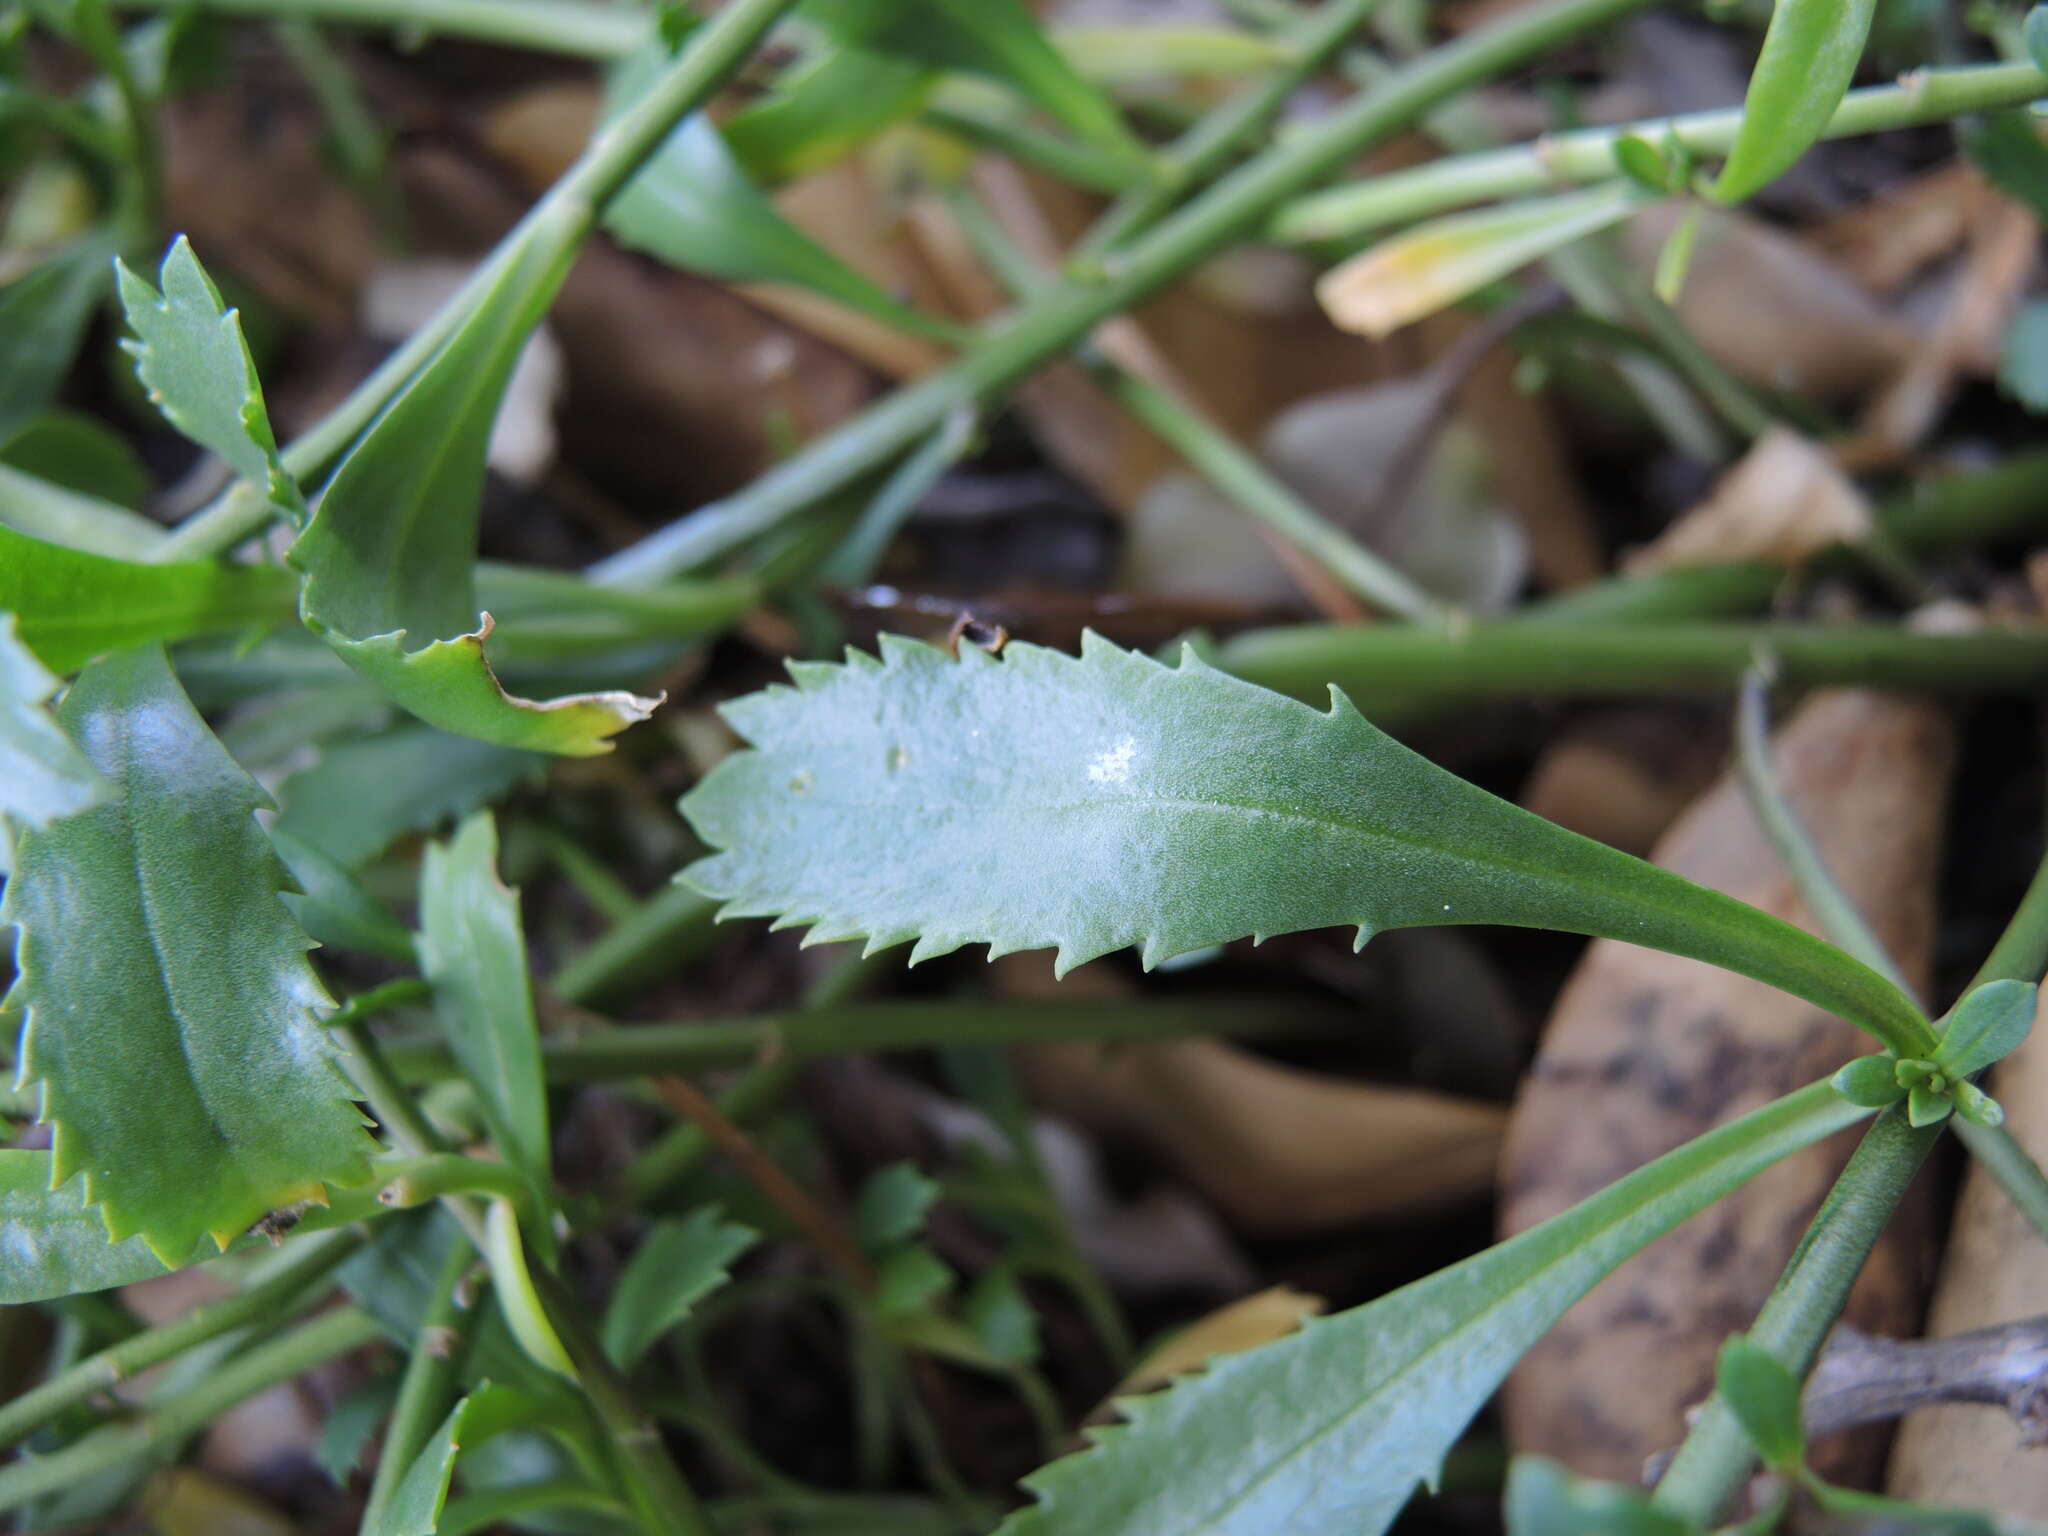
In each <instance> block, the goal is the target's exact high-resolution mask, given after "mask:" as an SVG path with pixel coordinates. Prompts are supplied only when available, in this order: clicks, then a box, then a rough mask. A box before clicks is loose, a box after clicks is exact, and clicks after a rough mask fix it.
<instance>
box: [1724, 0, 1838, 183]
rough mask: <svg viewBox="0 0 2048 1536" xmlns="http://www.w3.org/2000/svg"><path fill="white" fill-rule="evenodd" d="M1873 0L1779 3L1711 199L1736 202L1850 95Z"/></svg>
mask: <svg viewBox="0 0 2048 1536" xmlns="http://www.w3.org/2000/svg"><path fill="white" fill-rule="evenodd" d="M1876 10H1877V0H1777V4H1776V7H1775V8H1774V9H1773V10H1772V12H1771V24H1770V27H1769V28H1768V29H1767V30H1766V31H1765V33H1764V47H1763V53H1762V54H1761V55H1760V56H1759V57H1758V59H1757V61H1756V70H1755V72H1754V73H1752V74H1751V75H1750V77H1749V91H1748V94H1747V95H1745V96H1744V97H1743V102H1742V126H1741V128H1740V129H1738V130H1737V131H1736V135H1735V145H1734V147H1733V148H1732V149H1730V150H1729V151H1728V159H1727V162H1726V163H1725V164H1724V165H1723V166H1722V167H1721V174H1720V175H1719V176H1717V177H1716V178H1715V179H1714V185H1713V189H1712V192H1713V196H1714V197H1715V198H1716V199H1717V200H1719V201H1721V202H1724V203H1739V202H1741V201H1742V200H1743V199H1744V198H1746V197H1750V196H1753V195H1754V194H1755V193H1757V192H1759V191H1761V190H1762V189H1763V188H1764V187H1766V186H1768V185H1769V184H1770V183H1771V182H1773V181H1776V180H1777V179H1778V177H1780V176H1781V175H1783V174H1784V173H1785V172H1786V171H1787V170H1788V169H1790V167H1791V165H1792V162H1793V161H1795V160H1797V159H1798V158H1799V157H1800V156H1801V155H1803V154H1805V153H1806V151H1807V150H1808V149H1809V148H1811V147H1812V145H1813V143H1814V141H1815V140H1816V139H1818V138H1819V137H1820V135H1821V130H1822V129H1824V128H1825V127H1827V124H1828V119H1829V118H1831V117H1833V116H1834V115H1835V109H1836V108H1837V107H1839V106H1840V105H1841V104H1842V98H1843V96H1845V95H1847V94H1848V90H1849V82H1850V81H1851V80H1853V79H1854V78H1855V76H1856V65H1857V62H1858V61H1859V60H1860V59H1861V58H1862V57H1863V44H1864V43H1865V41H1866V40H1868V38H1869V36H1870V21H1871V17H1872V16H1873V15H1874V14H1875V13H1876Z"/></svg>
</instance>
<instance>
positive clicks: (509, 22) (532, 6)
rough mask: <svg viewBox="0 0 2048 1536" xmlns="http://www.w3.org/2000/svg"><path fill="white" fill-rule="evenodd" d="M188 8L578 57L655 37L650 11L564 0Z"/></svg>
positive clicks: (287, 1) (221, 0)
mask: <svg viewBox="0 0 2048 1536" xmlns="http://www.w3.org/2000/svg"><path fill="white" fill-rule="evenodd" d="M187 3H188V0H114V4H115V5H116V6H117V7H119V8H120V9H122V10H131V11H168V10H176V9H185V8H187ZM189 8H190V9H192V10H196V11H201V12H205V13H208V14H211V15H215V16H232V17H245V18H253V19H258V20H263V21H281V20H287V19H298V20H304V21H317V22H326V23H328V24H330V25H334V26H343V27H391V28H396V29H398V30H401V31H403V32H406V33H408V34H410V35H413V36H424V37H436V36H448V37H462V38H468V39H470V40H471V41H473V42H479V43H497V44H499V45H500V46H502V47H506V48H532V49H535V50H537V51H539V52H543V53H556V54H563V55H566V56H569V57H572V58H585V59H616V58H620V57H623V56H624V55H626V54H628V53H631V52H632V51H633V50H634V49H635V48H638V47H639V46H640V45H641V44H642V43H645V42H647V41H648V40H649V39H650V38H652V37H653V36H654V24H653V20H652V17H651V16H650V15H649V14H648V13H647V12H645V11H634V10H631V9H628V8H624V7H618V6H603V5H589V4H570V3H564V0H196V3H192V4H190V6H189Z"/></svg>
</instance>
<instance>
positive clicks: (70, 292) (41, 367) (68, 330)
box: [0, 235, 114, 439]
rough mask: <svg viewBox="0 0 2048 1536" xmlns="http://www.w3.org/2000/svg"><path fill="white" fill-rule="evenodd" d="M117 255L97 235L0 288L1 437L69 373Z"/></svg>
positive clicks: (23, 420) (39, 405) (25, 418)
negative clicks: (114, 256)
mask: <svg viewBox="0 0 2048 1536" xmlns="http://www.w3.org/2000/svg"><path fill="white" fill-rule="evenodd" d="M113 255H114V252H113V247H112V246H111V245H109V244H108V243H107V242H106V241H105V240H103V239H101V238H100V237H99V236H97V235H95V236H93V237H91V238H89V239H86V240H83V241H81V242H79V243H78V244H77V245H74V246H72V247H71V248H69V249H68V250H65V251H61V252H59V253H58V254H56V255H54V256H50V257H48V258H46V259H45V260H44V261H42V262H41V263H39V264H38V265H36V266H34V267H31V268H30V269H29V270H28V271H26V272H24V273H23V274H22V275H21V276H20V277H17V278H15V279H14V281H13V282H11V283H9V284H7V285H6V286H5V287H4V288H0V439H5V438H11V437H12V436H13V435H14V434H15V432H16V431H17V430H19V429H20V428H21V427H22V426H23V425H24V424H25V423H27V422H28V420H29V419H30V418H31V417H33V416H34V415H35V414H36V413H37V412H39V411H41V410H42V409H43V407H45V406H46V405H48V404H49V403H50V401H51V400H52V399H53V398H54V397H55V395H56V393H57V389H58V386H59V385H61V384H62V383H63V382H64V376H65V375H66V374H67V373H69V372H70V371H71V364H72V361H73V359H75V358H76V357H77V356H78V348H79V344H80V342H82V341H83V340H84V339H85V328H86V325H87V323H88V322H90V321H91V319H92V313H93V310H94V309H96V308H97V307H98V306H99V302H100V300H101V299H102V298H104V297H105V296H106V293H107V287H108V284H107V276H108V273H109V272H110V271H111V262H112V260H113Z"/></svg>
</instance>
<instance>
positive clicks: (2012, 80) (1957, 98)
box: [1267, 64, 2048, 244]
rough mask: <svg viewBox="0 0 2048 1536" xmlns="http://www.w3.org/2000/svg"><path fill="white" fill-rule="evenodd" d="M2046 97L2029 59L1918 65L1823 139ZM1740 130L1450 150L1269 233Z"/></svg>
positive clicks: (1466, 198) (1286, 212)
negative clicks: (1634, 142) (1622, 151)
mask: <svg viewBox="0 0 2048 1536" xmlns="http://www.w3.org/2000/svg"><path fill="white" fill-rule="evenodd" d="M2043 95H2048V75H2044V74H2043V73H2042V72H2041V71H2040V70H2038V69H2036V68H2035V67H2034V66H2033V65H2031V64H1985V65H1971V66H1966V67H1962V68H1957V69H1923V70H1916V71H1914V72H1913V73H1912V74H1910V75H1907V76H1906V77H1905V78H1904V79H1902V80H1901V81H1899V83H1898V84H1896V85H1883V86H1872V87H1869V88H1867V89H1865V90H1860V91H1851V92H1850V93H1849V94H1848V95H1847V96H1845V97H1844V98H1843V99H1842V105H1841V106H1840V107H1839V108H1837V109H1836V111H1835V115H1834V116H1833V117H1832V118H1831V119H1829V121H1828V126H1827V128H1826V130H1825V131H1824V132H1823V134H1822V137H1823V138H1829V139H1846V138H1855V137H1859V136H1861V135H1863V134H1871V133H1884V132H1888V131H1890V130H1891V129H1895V128H1912V127H1918V126H1920V125H1922V124H1926V123H1936V122H1945V121H1947V120H1948V119H1950V118H1953V117H1962V116H1966V115H1968V114H1970V113H1973V112H1995V111H1998V110H2000V109H2001V108H2006V107H2023V106H2026V105H2027V104H2028V103H2029V102H2032V101H2034V100H2036V99H2037V98H2039V97H2041V96H2043ZM1741 126H1742V108H1741V107H1723V108H1717V109H1715V110H1713V111H1710V112H1690V113H1685V114H1683V115H1681V116H1677V117H1660V118H1645V119H1643V120H1642V121H1640V122H1634V123H1622V124H1620V125H1618V126H1616V127H1612V128H1588V129H1582V130H1579V131H1577V132H1573V133H1560V134H1549V135H1545V136H1544V137H1542V138H1539V139H1535V140H1533V141H1531V142H1529V143H1526V144H1519V145H1515V146H1514V147H1512V148H1507V149H1496V150H1485V151H1482V152H1480V153H1477V154H1466V155H1452V156H1449V157H1446V158H1444V159H1441V160H1432V161H1429V162H1427V163H1426V164H1423V165H1419V166H1416V167H1414V168H1413V169H1411V170H1405V171H1394V172H1390V173H1388V174H1387V175H1384V176H1375V177H1373V178H1372V179H1371V180H1370V181H1360V182H1354V183H1350V184H1347V185H1344V186H1338V187H1332V188H1329V189H1327V190H1325V191H1322V192H1316V193H1312V194H1310V195H1308V196H1305V197H1301V198H1297V199H1296V200H1294V201H1292V202H1290V203H1288V204H1287V205H1286V206H1285V207H1283V208H1282V209H1280V211H1279V212H1278V214H1277V215H1276V216H1275V217H1274V219H1273V221H1272V223H1271V224H1270V225H1269V227H1268V229H1267V233H1268V234H1269V235H1270V236H1271V237H1272V238H1274V239H1278V240H1282V241H1287V242H1290V243H1307V244H1313V243H1321V242H1325V241H1352V240H1357V239H1361V238H1363V237H1364V236H1366V235H1370V234H1375V233H1377V232H1379V231H1381V230H1385V229H1391V228H1394V227H1396V226H1399V225H1403V224H1409V223H1413V222H1414V221H1415V220H1417V219H1425V218H1429V217H1431V216H1433V215H1435V214H1439V213H1447V212H1450V211H1451V210H1452V209H1456V208H1466V207H1470V206H1472V205H1474V204H1477V203H1489V202H1493V201H1495V200H1497V199H1501V198H1512V197H1527V196H1531V195H1533V194H1537V193H1542V192H1550V191H1555V190H1556V189H1557V188H1558V187H1559V186H1562V185H1568V184H1571V183H1573V182H1594V181H1606V180H1609V179H1610V178H1612V177H1615V176H1619V175H1621V174H1622V170H1621V163H1620V161H1619V160H1617V159H1616V158H1615V154H1614V147H1615V146H1616V145H1617V144H1619V143H1620V142H1621V141H1622V140H1623V139H1627V138H1640V139H1647V140H1649V141H1650V142H1651V143H1652V144H1661V143H1662V142H1663V141H1664V138H1665V135H1666V134H1667V133H1668V134H1670V135H1672V136H1674V137H1676V138H1677V140H1678V141H1679V142H1680V143H1681V144H1683V145H1685V147H1686V148H1688V149H1690V150H1691V151H1692V152H1693V153H1694V154H1696V155H1699V156H1702V157H1711V156H1717V155H1721V154H1725V153H1726V152H1727V151H1728V149H1729V148H1730V146H1732V145H1733V144H1734V142H1735V136H1736V133H1737V131H1738V130H1739V129H1740V128H1741Z"/></svg>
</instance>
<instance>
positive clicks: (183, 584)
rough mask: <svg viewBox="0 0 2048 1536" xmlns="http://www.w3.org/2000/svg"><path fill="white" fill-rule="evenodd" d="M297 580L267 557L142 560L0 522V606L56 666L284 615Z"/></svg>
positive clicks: (72, 667) (65, 668) (73, 666)
mask: <svg viewBox="0 0 2048 1536" xmlns="http://www.w3.org/2000/svg"><path fill="white" fill-rule="evenodd" d="M297 592H298V583H297V582H296V581H294V580H293V579H292V576H291V573H290V572H289V571H281V570H278V569H277V568H276V567H275V566H268V565H221V564H216V563H215V562H213V561H210V560H208V561H201V560H193V561H178V562H176V563H173V564H166V565H145V564H140V563H137V562H135V561H129V560H117V559H112V558H110V557H108V556H106V555H95V554H88V553H86V552H85V551H84V550H79V549H66V548H64V547H62V546H61V545H57V544H46V543H44V542H43V541H42V540H40V539H32V538H30V537H28V536H27V535H26V534H21V533H16V532H15V531H14V530H13V529H12V528H5V527H0V608H5V609H10V610H12V611H13V612H14V613H15V614H16V615H17V616H18V617H19V619H20V622H21V638H22V640H23V641H25V642H26V643H27V644H28V646H29V648H30V649H32V650H33V651H34V652H35V653H36V654H37V655H38V656H40V657H42V659H43V661H44V663H45V664H47V665H48V666H49V667H51V668H52V669H53V670H55V671H58V672H72V671H76V670H77V669H78V668H79V667H80V666H82V665H84V664H85V663H86V662H88V661H90V660H91V659H92V658H93V657H95V656H101V655H105V654H106V653H107V652H108V651H114V650H125V649H126V648H127V647H129V646H133V645H143V644H146V643H148V642H149V641H152V640H166V641H171V640H184V639H188V638H190V637H191V636H193V635H206V634H219V633H223V632H232V631H236V630H246V629H254V628H260V627H265V626H268V625H273V624H277V623H279V622H280V621H283V622H289V621H290V619H291V617H292V601H293V598H294V597H295V596H296V595H297Z"/></svg>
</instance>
